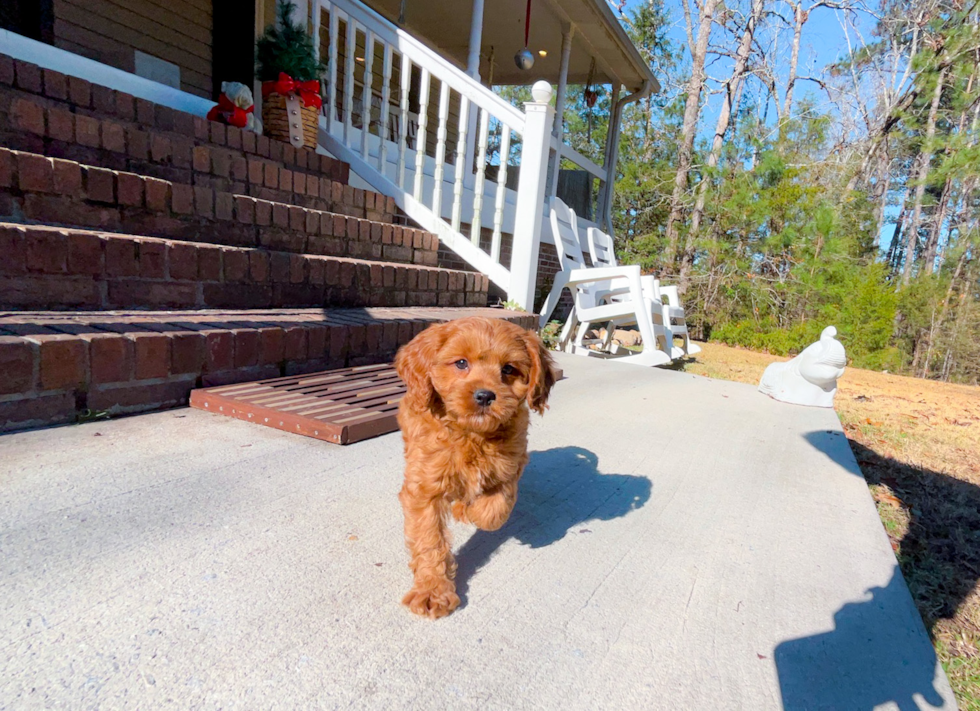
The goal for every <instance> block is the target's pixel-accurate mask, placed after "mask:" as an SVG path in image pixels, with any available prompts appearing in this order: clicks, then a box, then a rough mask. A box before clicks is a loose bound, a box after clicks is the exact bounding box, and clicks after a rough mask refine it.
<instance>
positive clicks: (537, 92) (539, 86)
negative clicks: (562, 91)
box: [531, 79, 552, 104]
mask: <svg viewBox="0 0 980 711" xmlns="http://www.w3.org/2000/svg"><path fill="white" fill-rule="evenodd" d="M551 94H552V91H551V84H549V83H548V82H546V81H545V80H544V79H541V80H539V81H536V82H534V86H532V87H531V96H532V97H534V100H535V101H536V102H538V103H539V104H547V103H548V102H549V101H551Z"/></svg>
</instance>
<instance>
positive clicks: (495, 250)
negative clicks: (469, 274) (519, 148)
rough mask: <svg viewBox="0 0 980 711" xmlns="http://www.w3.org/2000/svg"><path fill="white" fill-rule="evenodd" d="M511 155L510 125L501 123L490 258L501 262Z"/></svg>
mask: <svg viewBox="0 0 980 711" xmlns="http://www.w3.org/2000/svg"><path fill="white" fill-rule="evenodd" d="M509 155H510V126H508V125H507V124H505V123H501V124H500V169H499V170H498V171H497V202H496V204H495V205H494V208H493V241H492V242H491V244H490V258H491V259H492V260H493V261H494V262H497V263H498V264H499V263H500V228H501V226H502V225H503V224H504V198H505V194H506V192H507V157H508V156H509Z"/></svg>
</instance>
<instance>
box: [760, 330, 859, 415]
mask: <svg viewBox="0 0 980 711" xmlns="http://www.w3.org/2000/svg"><path fill="white" fill-rule="evenodd" d="M836 335H837V329H836V328H834V327H833V326H827V328H825V329H824V330H823V332H822V333H821V334H820V340H819V341H817V342H816V343H813V344H811V345H809V346H807V347H806V348H805V349H804V350H803V352H802V353H800V354H799V355H798V356H796V357H795V358H794V359H793V360H791V361H788V362H786V363H773V364H771V365H770V366H769V367H768V368H766V372H765V373H763V374H762V380H761V381H760V382H759V392H762V393H765V394H766V395H768V396H769V397H771V398H773V399H774V400H780V401H782V402H790V403H793V404H794V405H811V406H813V407H833V406H834V395H836V394H837V378H839V377H840V376H842V375H843V374H844V366H845V365H847V357H846V356H845V355H844V346H842V345H841V342H840V341H838V340H837V339H836V338H835V336H836Z"/></svg>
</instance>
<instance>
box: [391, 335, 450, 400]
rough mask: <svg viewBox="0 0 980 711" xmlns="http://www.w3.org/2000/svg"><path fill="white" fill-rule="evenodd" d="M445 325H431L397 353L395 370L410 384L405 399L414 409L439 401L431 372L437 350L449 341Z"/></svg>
mask: <svg viewBox="0 0 980 711" xmlns="http://www.w3.org/2000/svg"><path fill="white" fill-rule="evenodd" d="M445 326H446V324H440V325H437V326H429V327H428V328H427V329H425V330H424V331H422V333H420V334H419V335H417V336H416V337H415V338H413V339H412V340H411V341H409V342H408V343H407V344H405V345H404V346H402V347H401V349H400V350H399V351H398V355H396V356H395V370H396V371H397V372H398V377H400V378H401V379H402V381H403V382H404V383H405V385H406V386H408V392H406V393H405V400H406V403H407V405H408V406H409V407H410V408H411V409H413V410H416V411H419V412H423V411H425V410H427V409H429V408H430V407H431V406H432V405H433V403H434V401H435V397H436V391H435V388H433V387H432V379H431V378H430V377H429V373H430V371H431V370H432V368H433V367H434V366H435V359H436V354H437V353H438V352H439V349H440V348H442V344H443V343H445V342H446V337H447V336H446V329H445Z"/></svg>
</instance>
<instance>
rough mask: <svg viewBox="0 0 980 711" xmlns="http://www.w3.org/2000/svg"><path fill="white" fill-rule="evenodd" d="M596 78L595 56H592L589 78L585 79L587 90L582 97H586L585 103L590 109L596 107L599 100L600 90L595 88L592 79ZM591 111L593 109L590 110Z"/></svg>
mask: <svg viewBox="0 0 980 711" xmlns="http://www.w3.org/2000/svg"><path fill="white" fill-rule="evenodd" d="M594 78H595V57H593V58H592V64H591V65H589V78H588V79H586V81H585V91H584V92H582V98H584V99H585V105H586V106H588V107H589V108H590V109H592V108H594V107H595V104H596V102H597V101H598V100H599V92H598V91H596V90H595V88H594V87H593V86H592V80H593V79H594ZM590 113H591V111H590Z"/></svg>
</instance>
